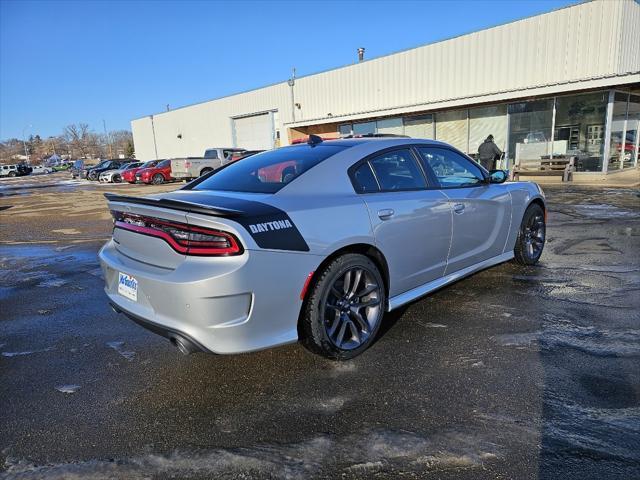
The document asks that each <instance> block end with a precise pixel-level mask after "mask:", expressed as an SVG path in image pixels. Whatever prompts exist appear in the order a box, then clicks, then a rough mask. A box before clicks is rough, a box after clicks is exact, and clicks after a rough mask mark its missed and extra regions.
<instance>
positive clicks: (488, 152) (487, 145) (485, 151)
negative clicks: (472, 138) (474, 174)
mask: <svg viewBox="0 0 640 480" xmlns="http://www.w3.org/2000/svg"><path fill="white" fill-rule="evenodd" d="M501 155H502V151H501V150H500V149H499V148H498V146H497V145H496V144H495V143H494V142H493V135H489V136H488V137H487V139H486V140H485V141H484V142H482V144H481V145H480V146H479V147H478V161H479V162H480V165H482V166H483V167H484V168H486V169H487V170H493V166H494V164H495V161H496V160H499V159H500V156H501Z"/></svg>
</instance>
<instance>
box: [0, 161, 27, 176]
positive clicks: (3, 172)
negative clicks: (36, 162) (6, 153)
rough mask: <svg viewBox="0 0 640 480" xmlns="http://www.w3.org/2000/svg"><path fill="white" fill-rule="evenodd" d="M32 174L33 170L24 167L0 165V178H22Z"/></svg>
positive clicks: (19, 165) (20, 165)
mask: <svg viewBox="0 0 640 480" xmlns="http://www.w3.org/2000/svg"><path fill="white" fill-rule="evenodd" d="M32 172H33V168H32V167H30V166H28V165H24V164H17V165H0V177H22V176H24V175H29V174H31V173H32Z"/></svg>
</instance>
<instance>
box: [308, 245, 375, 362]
mask: <svg viewBox="0 0 640 480" xmlns="http://www.w3.org/2000/svg"><path fill="white" fill-rule="evenodd" d="M386 301H387V299H386V292H385V287H384V282H383V279H382V275H381V274H380V271H379V270H378V267H376V265H375V264H374V263H373V262H372V261H371V259H369V258H368V257H366V256H364V255H359V254H355V253H349V254H345V255H342V256H340V257H338V258H336V259H334V260H333V261H332V262H331V263H329V264H328V265H327V266H326V267H324V268H323V269H322V270H319V271H317V272H316V273H315V278H314V281H313V282H312V284H311V285H310V287H309V292H308V295H307V299H306V301H305V303H304V307H303V313H302V318H301V319H300V324H299V327H298V330H299V335H300V340H301V343H302V344H303V345H304V346H305V347H306V348H307V349H308V350H310V351H311V352H313V353H316V354H319V355H322V356H324V357H327V358H330V359H332V360H349V359H351V358H354V357H356V356H357V355H359V354H361V353H362V352H363V351H365V350H366V349H367V348H369V346H371V344H372V343H373V341H374V339H375V337H376V334H377V333H378V330H379V329H380V325H381V323H382V317H383V316H384V312H385V309H386V304H387V303H386Z"/></svg>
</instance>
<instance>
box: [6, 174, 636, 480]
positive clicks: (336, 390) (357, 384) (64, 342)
mask: <svg viewBox="0 0 640 480" xmlns="http://www.w3.org/2000/svg"><path fill="white" fill-rule="evenodd" d="M59 178H62V177H59ZM64 178H65V180H66V177H64ZM24 180H27V179H24ZM61 181H62V180H61ZM46 182H51V185H50V186H46V187H37V188H33V187H27V188H16V189H13V190H6V189H5V190H3V188H4V186H5V185H9V184H5V183H4V182H0V195H1V196H0V478H18V479H34V478H42V479H58V478H83V479H84V478H89V479H102V478H116V479H118V478H127V479H128V478H133V479H142V478H158V479H164V478H190V479H191V478H196V479H199V478H202V479H204V478H216V479H218V478H222V479H224V478H292V479H298V478H299V479H307V478H346V479H351V478H354V479H355V478H357V479H365V478H366V479H369V478H438V479H440V478H442V479H483V478H492V479H493V478H517V479H526V478H541V479H556V478H563V479H580V480H585V479H591V478H593V479H603V478H607V479H631V478H640V248H639V247H640V198H639V197H638V196H637V194H638V192H637V191H635V190H628V189H603V188H587V187H577V186H569V187H564V186H558V187H551V186H550V187H546V188H545V191H546V193H547V197H548V201H549V209H550V213H549V225H548V243H547V245H546V247H545V251H544V254H543V257H542V260H541V262H540V264H539V265H538V266H536V267H532V268H523V267H519V266H517V265H514V264H512V263H507V264H503V265H500V266H498V267H495V268H493V269H490V270H486V271H484V272H481V273H479V274H476V275H475V276H473V277H470V278H468V279H465V280H462V281H460V282H458V283H456V284H454V285H452V286H450V287H448V288H445V289H443V290H441V291H439V292H437V293H435V294H433V295H431V296H429V297H427V298H425V299H423V300H421V301H418V302H415V303H413V304H411V305H410V306H408V307H407V308H405V309H403V310H402V311H399V312H397V313H393V314H390V315H388V316H387V317H385V324H384V326H383V332H382V335H381V336H380V338H379V340H378V341H377V342H376V344H375V345H373V347H372V348H370V349H369V350H368V351H367V352H365V353H364V354H363V355H361V356H360V357H358V358H356V359H355V360H353V361H349V362H344V363H335V362H330V361H327V360H324V359H322V358H319V357H316V356H313V355H311V354H309V353H307V352H306V350H304V349H303V348H302V347H301V346H298V345H289V346H285V347H281V348H276V349H272V350H267V351H262V352H257V353H252V354H245V355H237V356H211V355H204V354H195V355H191V356H188V357H185V356H182V355H180V354H179V353H178V352H177V350H176V349H174V348H173V347H171V346H170V345H169V343H168V342H167V341H165V340H164V339H162V338H160V337H157V336H155V335H153V334H151V333H149V332H148V331H146V330H144V329H142V328H141V327H138V326H137V325H135V324H133V323H132V322H130V321H129V320H127V319H126V318H124V317H123V316H119V315H116V314H115V313H113V312H112V311H111V310H110V309H109V307H108V305H107V300H106V297H105V296H104V294H103V292H102V279H101V274H100V270H99V268H98V263H97V259H96V252H97V250H98V248H99V246H100V244H101V242H102V241H103V239H105V238H107V237H108V236H109V233H110V221H109V215H108V212H107V211H106V204H105V203H104V201H103V200H102V199H101V193H102V192H103V191H122V190H127V191H128V192H131V193H133V194H140V193H145V192H151V191H157V190H158V189H168V188H174V187H168V186H163V187H149V188H147V189H145V187H139V186H128V185H125V186H110V187H103V186H96V185H89V186H87V185H86V182H81V183H77V184H71V185H65V184H63V185H58V184H57V183H56V181H54V179H53V177H52V178H51V179H46V180H39V182H38V185H42V184H44V183H46ZM11 185H13V184H11ZM16 185H19V184H17V183H16ZM153 189H156V190H153ZM17 192H21V193H19V194H18V193H17ZM7 193H11V194H10V195H7ZM7 206H10V208H4V207H7ZM50 207H55V208H50Z"/></svg>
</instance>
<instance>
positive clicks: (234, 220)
mask: <svg viewBox="0 0 640 480" xmlns="http://www.w3.org/2000/svg"><path fill="white" fill-rule="evenodd" d="M105 196H106V197H107V199H108V200H109V207H110V208H111V209H112V210H117V211H121V212H127V213H132V214H137V215H145V216H149V217H154V218H160V219H166V220H169V221H176V222H180V223H187V224H188V225H190V226H199V227H203V228H212V229H217V230H221V231H223V232H227V233H231V234H232V235H234V236H235V237H236V238H237V239H238V240H239V241H240V243H241V244H242V247H243V248H244V249H249V250H251V249H258V248H260V249H274V250H293V251H303V252H306V251H309V247H308V245H307V244H306V242H305V240H304V239H303V238H302V235H301V234H300V232H299V231H298V229H297V228H296V226H295V225H294V224H293V221H292V220H291V218H290V217H289V216H288V215H287V213H286V212H284V211H282V210H280V209H278V208H276V207H275V206H273V205H271V204H269V203H267V201H268V199H269V198H270V197H272V195H270V194H247V193H237V192H216V191H204V190H201V191H196V190H177V191H174V192H167V193H160V194H156V195H151V196H148V197H126V196H120V195H114V194H105ZM118 230H119V229H118V228H116V229H115V231H114V239H115V240H118V241H121V244H122V243H124V245H123V246H122V247H121V248H122V250H121V251H122V253H123V254H125V255H128V256H130V257H131V258H135V259H140V261H144V262H145V263H151V264H153V265H158V266H160V265H161V264H162V266H166V267H168V268H175V266H176V265H177V264H178V263H179V261H182V260H184V256H180V260H179V258H178V257H176V255H180V254H178V253H177V252H175V251H173V250H172V248H171V247H170V246H169V245H168V244H166V242H164V241H163V240H161V239H157V238H153V240H158V241H159V242H162V243H165V245H163V246H162V248H160V246H159V245H158V242H154V243H153V245H154V248H153V250H154V253H151V252H150V251H149V250H150V249H147V248H146V247H145V245H146V244H147V245H150V243H149V242H146V244H145V241H144V240H141V239H139V238H138V239H134V238H132V237H131V235H137V236H138V237H145V235H140V234H139V233H133V232H125V233H127V234H129V233H130V235H126V236H125V235H120V233H118V237H117V238H116V236H115V232H117V231H118ZM156 246H158V248H157V249H156ZM156 250H157V252H155V251H156ZM169 250H171V253H170V254H169ZM165 256H166V257H168V258H165Z"/></svg>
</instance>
